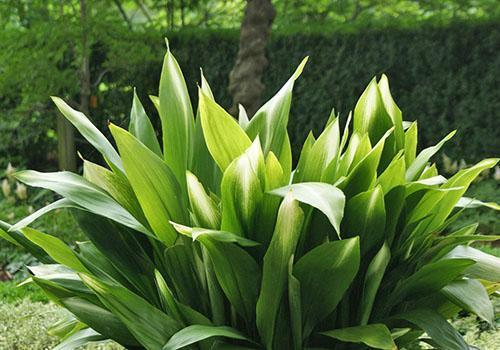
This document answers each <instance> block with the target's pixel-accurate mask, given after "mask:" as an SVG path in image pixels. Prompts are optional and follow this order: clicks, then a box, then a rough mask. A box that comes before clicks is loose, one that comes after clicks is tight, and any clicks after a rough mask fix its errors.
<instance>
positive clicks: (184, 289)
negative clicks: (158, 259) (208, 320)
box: [164, 244, 208, 312]
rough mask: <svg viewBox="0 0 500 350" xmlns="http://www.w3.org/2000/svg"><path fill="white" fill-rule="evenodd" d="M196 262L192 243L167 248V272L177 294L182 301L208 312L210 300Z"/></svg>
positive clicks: (165, 254)
mask: <svg viewBox="0 0 500 350" xmlns="http://www.w3.org/2000/svg"><path fill="white" fill-rule="evenodd" d="M195 262H196V261H195V256H194V254H193V250H192V247H191V246H190V245H187V244H176V245H174V246H172V247H169V248H167V249H166V250H165V253H164V266H165V272H166V276H168V279H169V282H171V284H172V287H173V288H174V290H175V295H176V296H177V298H178V299H179V301H180V302H181V303H184V304H186V305H189V306H191V307H193V308H194V309H196V310H199V311H200V312H206V307H207V304H208V302H207V299H206V298H204V294H205V291H204V286H203V282H202V280H201V278H200V277H201V274H200V272H199V271H198V268H197V266H196V264H195Z"/></svg>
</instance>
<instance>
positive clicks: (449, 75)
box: [0, 22, 500, 167]
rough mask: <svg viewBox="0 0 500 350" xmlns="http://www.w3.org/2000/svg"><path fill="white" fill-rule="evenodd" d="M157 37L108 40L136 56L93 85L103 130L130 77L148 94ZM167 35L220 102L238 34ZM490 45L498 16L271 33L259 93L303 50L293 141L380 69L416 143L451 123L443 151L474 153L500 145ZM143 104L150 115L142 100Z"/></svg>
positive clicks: (126, 101) (498, 64)
mask: <svg viewBox="0 0 500 350" xmlns="http://www.w3.org/2000/svg"><path fill="white" fill-rule="evenodd" d="M161 37H162V35H161V34H160V33H157V32H146V33H129V34H128V35H127V36H126V37H122V38H121V39H120V40H121V41H120V42H119V43H117V44H118V45H128V47H129V48H130V50H142V51H143V52H144V55H143V57H144V59H143V60H142V61H141V63H140V64H136V62H133V63H131V64H130V65H127V66H124V67H119V68H117V69H116V70H115V71H112V72H110V74H108V75H107V76H106V79H105V81H104V82H105V83H106V84H107V85H108V86H109V89H108V90H106V91H101V92H99V93H98V100H99V106H98V108H97V109H96V110H93V112H92V119H94V121H96V122H97V124H98V125H100V126H102V128H103V129H106V127H105V126H106V120H107V119H112V120H113V121H114V122H116V123H118V124H121V125H124V124H126V123H128V120H127V116H125V115H123V114H119V113H121V112H118V111H123V110H124V108H123V106H124V105H125V106H130V104H131V87H130V85H131V84H134V85H135V86H137V89H138V92H139V93H140V96H141V97H142V99H143V101H146V99H147V94H156V93H157V85H158V81H157V78H156V77H158V76H159V71H160V68H161V60H162V57H163V53H164V46H163V45H162V43H163V41H162V40H161ZM169 38H170V45H171V47H172V50H173V51H174V52H175V55H176V57H177V58H178V60H179V62H180V64H181V66H182V68H183V71H184V74H185V76H186V81H187V83H188V87H189V89H190V92H191V94H192V97H193V99H194V100H196V83H197V82H198V81H199V67H202V68H203V70H204V73H205V75H206V77H207V79H208V81H209V82H210V85H211V86H212V89H213V90H214V93H215V95H216V98H217V100H218V101H219V102H220V103H221V104H223V105H225V106H229V105H230V101H231V100H230V96H229V94H228V91H227V85H228V74H229V71H230V69H231V68H232V65H233V63H234V60H235V56H236V51H237V48H238V33H237V32H236V31H202V32H200V31H185V32H179V33H175V34H172V35H169ZM117 40H118V38H117ZM498 47H500V23H499V22H492V23H475V24H472V23H456V24H453V25H450V26H447V27H443V28H439V27H421V28H414V29H385V30H369V29H365V30H360V31H358V32H356V33H340V32H332V33H325V34H322V33H307V34H284V33H275V34H273V36H272V38H271V40H270V42H269V49H268V56H269V60H270V65H269V67H268V69H267V72H266V76H265V78H264V83H265V85H266V93H265V97H266V98H268V97H270V96H271V95H272V94H273V93H274V92H275V91H277V89H279V88H280V87H281V86H282V84H283V83H284V81H285V80H286V79H287V77H288V76H289V75H290V74H291V73H292V72H293V70H294V68H295V67H296V65H297V64H298V63H299V62H300V60H301V59H302V58H303V57H304V56H306V55H309V56H310V61H311V62H310V64H309V65H307V66H306V68H305V70H304V73H303V76H302V77H301V78H300V79H299V81H298V83H297V85H296V89H295V96H296V97H295V98H294V104H293V105H292V116H291V118H290V132H291V135H292V143H293V144H294V146H295V147H297V146H299V145H300V144H301V143H302V142H303V140H304V139H305V137H306V135H305V130H308V129H310V128H312V129H313V130H315V131H316V132H317V131H319V130H320V129H321V128H322V126H323V124H324V123H325V121H326V119H327V117H328V115H329V112H330V110H331V108H332V107H334V108H335V110H337V111H339V112H340V113H341V116H342V117H343V118H345V117H346V116H347V113H348V112H349V110H351V109H353V108H354V102H355V101H356V99H357V98H358V96H359V95H360V94H361V92H362V90H363V89H364V87H365V86H366V84H367V83H368V82H369V80H370V79H371V78H372V77H374V76H379V75H380V74H381V73H386V74H387V75H388V77H389V81H390V83H391V91H393V92H394V94H395V99H396V101H397V102H398V104H399V106H400V108H401V109H402V111H403V117H404V119H405V120H414V119H417V118H418V120H419V122H420V123H421V124H423V125H421V127H423V129H424V130H426V133H425V135H420V137H421V140H420V141H421V142H422V144H423V145H431V144H434V143H435V142H437V141H438V140H440V139H441V138H442V137H443V136H444V135H445V134H446V133H447V132H448V131H449V130H451V129H458V130H459V132H458V133H457V135H456V136H455V138H454V139H453V140H452V142H450V144H449V145H448V146H447V147H446V150H445V152H446V153H447V154H449V155H450V156H452V157H454V156H458V155H459V154H460V155H465V156H466V160H467V161H474V160H476V159H478V158H482V157H489V156H494V155H495V153H496V155H498V150H499V149H500V132H499V130H500V128H499V127H498V122H497V120H498V118H499V116H500V113H499V110H500V99H499V98H498V87H499V86H500V74H498V72H500V55H498ZM93 56H94V57H93V67H94V69H95V70H96V71H97V67H99V66H100V65H101V64H103V62H105V61H106V60H112V59H113V57H112V53H110V50H107V49H106V47H105V46H104V45H103V46H101V47H100V48H99V50H96V51H95V52H94V55H93ZM104 64H105V63H104ZM147 105H148V108H149V111H150V113H151V114H154V112H153V110H152V106H151V104H150V103H147ZM110 116H113V117H110ZM49 120H50V121H49V122H48V125H49V126H50V125H54V124H55V123H54V114H52V113H51V114H50V119H49ZM344 120H345V119H344ZM40 132H41V133H43V132H46V130H40ZM49 145H50V146H51V147H53V144H50V143H49ZM82 147H83V148H85V147H84V146H82ZM82 147H80V145H79V148H80V149H81V148H82ZM18 151H19V152H20V154H22V155H23V156H24V157H26V158H27V159H28V161H29V163H30V164H29V165H30V166H31V167H42V164H40V163H39V159H38V161H37V159H33V158H31V157H30V151H29V147H26V148H22V149H19V150H18ZM84 154H85V152H84ZM86 155H87V156H89V155H88V154H86ZM3 157H6V155H5V154H2V153H1V150H0V159H1V158H3Z"/></svg>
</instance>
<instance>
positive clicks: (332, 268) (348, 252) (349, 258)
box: [293, 238, 360, 337]
mask: <svg viewBox="0 0 500 350" xmlns="http://www.w3.org/2000/svg"><path fill="white" fill-rule="evenodd" d="M359 261H360V252H359V239H358V238H351V239H344V240H341V241H335V242H328V243H324V244H322V245H320V246H318V247H316V248H314V249H312V250H311V251H309V252H308V253H307V254H306V255H304V256H303V257H302V258H301V259H300V260H299V261H298V262H297V263H296V264H295V267H294V269H293V274H294V276H296V277H297V279H298V280H299V281H300V285H301V298H302V318H303V325H304V331H303V334H304V337H307V336H309V334H310V333H311V332H312V330H313V328H314V327H315V326H316V324H317V323H318V322H320V321H321V320H323V319H324V318H325V317H327V316H328V315H329V314H330V313H331V312H332V311H333V310H334V309H335V307H336V306H337V304H338V303H339V302H340V300H341V299H342V297H343V295H344V293H345V292H346V291H347V288H348V287H349V286H350V284H351V282H352V280H353V279H354V277H355V276H356V273H357V272H358V268H359ZM311 271H314V273H311Z"/></svg>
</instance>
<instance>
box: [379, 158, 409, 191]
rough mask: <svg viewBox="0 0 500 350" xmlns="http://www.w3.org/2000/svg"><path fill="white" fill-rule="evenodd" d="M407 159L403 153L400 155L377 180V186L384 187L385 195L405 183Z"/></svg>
mask: <svg viewBox="0 0 500 350" xmlns="http://www.w3.org/2000/svg"><path fill="white" fill-rule="evenodd" d="M405 171H406V166H405V159H404V156H403V154H402V153H398V154H397V155H396V156H395V157H394V159H393V160H392V161H391V163H390V164H389V165H388V166H387V168H386V169H385V170H384V171H383V173H382V174H380V176H379V177H378V178H377V182H376V184H377V185H380V186H382V189H383V190H384V193H389V191H390V190H392V189H393V188H394V187H396V186H401V185H404V184H405V183H406V181H405Z"/></svg>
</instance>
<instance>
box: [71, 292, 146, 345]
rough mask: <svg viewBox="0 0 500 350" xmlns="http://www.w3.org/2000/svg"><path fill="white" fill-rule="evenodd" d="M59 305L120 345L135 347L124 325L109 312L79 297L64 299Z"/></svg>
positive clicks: (133, 339) (134, 342)
mask: <svg viewBox="0 0 500 350" xmlns="http://www.w3.org/2000/svg"><path fill="white" fill-rule="evenodd" d="M61 303H62V304H63V305H64V307H65V308H66V309H68V310H69V311H70V312H71V313H72V314H74V315H75V316H76V317H77V318H78V319H79V320H80V321H82V322H84V323H85V324H87V325H88V326H89V327H91V328H92V329H94V330H95V331H97V332H98V333H99V334H102V335H103V336H104V337H106V338H109V339H113V340H115V341H117V342H119V343H120V344H124V345H128V346H137V345H139V343H137V340H136V339H135V338H134V337H133V336H132V334H130V332H129V331H128V329H127V328H126V327H125V325H124V324H123V323H122V322H121V321H120V320H119V319H118V318H117V317H116V316H115V315H114V314H113V313H111V312H109V311H108V310H106V309H104V308H102V307H101V306H98V305H96V304H93V303H91V302H89V301H88V300H85V299H83V298H80V297H72V298H65V299H62V300H61Z"/></svg>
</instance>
